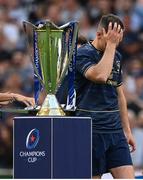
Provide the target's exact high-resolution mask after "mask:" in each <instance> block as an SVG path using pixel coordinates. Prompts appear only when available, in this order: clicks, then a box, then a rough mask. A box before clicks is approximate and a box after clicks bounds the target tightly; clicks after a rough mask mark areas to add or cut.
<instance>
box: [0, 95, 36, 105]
mask: <svg viewBox="0 0 143 180" xmlns="http://www.w3.org/2000/svg"><path fill="white" fill-rule="evenodd" d="M13 101H19V102H23V103H24V104H25V105H26V106H34V105H35V102H34V98H31V97H26V96H23V95H20V94H15V93H0V104H8V103H10V102H13Z"/></svg>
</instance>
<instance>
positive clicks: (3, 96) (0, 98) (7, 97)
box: [0, 93, 15, 102]
mask: <svg viewBox="0 0 143 180" xmlns="http://www.w3.org/2000/svg"><path fill="white" fill-rule="evenodd" d="M14 99H15V97H14V94H13V93H0V102H4V101H13V100H14Z"/></svg>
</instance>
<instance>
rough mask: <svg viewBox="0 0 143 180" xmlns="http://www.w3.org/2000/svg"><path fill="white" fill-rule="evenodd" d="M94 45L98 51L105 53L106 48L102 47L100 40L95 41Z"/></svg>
mask: <svg viewBox="0 0 143 180" xmlns="http://www.w3.org/2000/svg"><path fill="white" fill-rule="evenodd" d="M92 45H93V46H94V47H95V48H96V49H98V50H100V51H104V50H105V48H103V46H102V45H101V43H100V41H99V40H98V39H94V41H93V42H92Z"/></svg>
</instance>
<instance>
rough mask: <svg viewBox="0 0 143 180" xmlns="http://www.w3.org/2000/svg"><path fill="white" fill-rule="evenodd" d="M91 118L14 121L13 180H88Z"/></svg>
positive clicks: (89, 174) (19, 119)
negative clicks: (61, 179)
mask: <svg viewBox="0 0 143 180" xmlns="http://www.w3.org/2000/svg"><path fill="white" fill-rule="evenodd" d="M91 127H92V124H91V119H90V118H84V117H17V118H15V119H14V178H24V179H26V178H34V179H36V178H39V179H42V178H46V179H49V178H76V179H77V178H91V175H92V173H91V169H92V167H91V164H92V161H91V159H92V158H91V150H92V149H91V148H92V138H91V137H92V135H91Z"/></svg>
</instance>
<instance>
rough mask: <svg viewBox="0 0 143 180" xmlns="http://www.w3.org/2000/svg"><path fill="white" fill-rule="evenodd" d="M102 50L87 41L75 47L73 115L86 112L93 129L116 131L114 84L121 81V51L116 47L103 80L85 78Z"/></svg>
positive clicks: (119, 128)
mask: <svg viewBox="0 0 143 180" xmlns="http://www.w3.org/2000/svg"><path fill="white" fill-rule="evenodd" d="M102 56H103V52H102V51H99V50H97V49H96V48H95V47H94V46H93V45H92V44H90V43H87V44H85V45H83V46H82V47H80V48H79V49H78V51H77V59H76V79H75V87H76V92H77V101H76V105H77V111H76V115H77V116H89V117H91V118H92V120H93V130H96V132H119V131H121V130H122V126H121V120H120V112H119V107H118V94H117V87H118V86H120V85H121V84H122V73H121V55H120V53H119V52H117V51H116V53H115V57H114V63H113V68H112V72H111V75H110V77H109V78H108V80H107V82H106V84H101V83H96V82H92V81H90V80H88V79H86V78H85V73H86V71H87V70H88V68H90V67H91V66H93V65H95V64H97V63H98V62H99V61H100V60H101V58H102Z"/></svg>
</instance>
